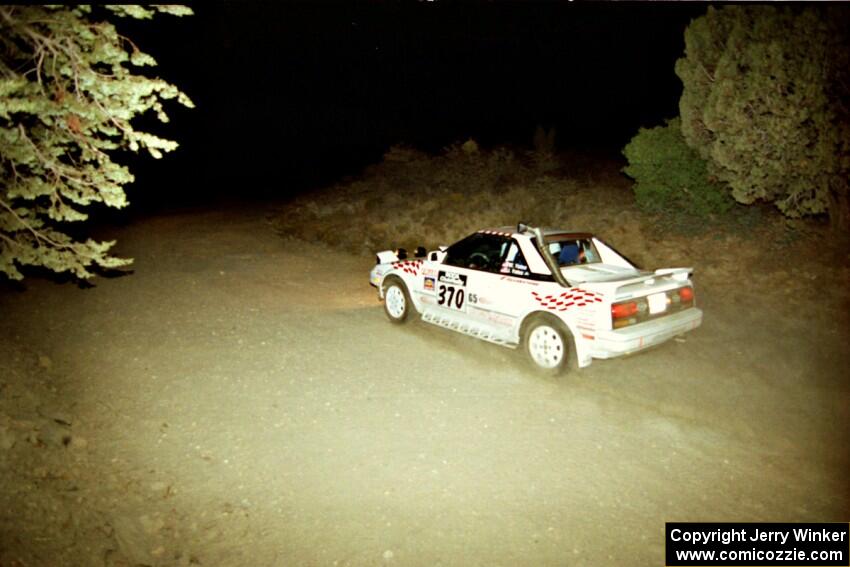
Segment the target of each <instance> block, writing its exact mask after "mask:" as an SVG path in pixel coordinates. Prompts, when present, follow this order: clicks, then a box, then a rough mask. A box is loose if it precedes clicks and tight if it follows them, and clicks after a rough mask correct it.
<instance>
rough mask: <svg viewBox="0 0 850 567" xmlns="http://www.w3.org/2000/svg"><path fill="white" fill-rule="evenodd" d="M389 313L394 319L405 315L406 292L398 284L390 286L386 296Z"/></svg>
mask: <svg viewBox="0 0 850 567" xmlns="http://www.w3.org/2000/svg"><path fill="white" fill-rule="evenodd" d="M384 301H386V304H387V313H389V314H390V317H392V318H393V319H399V318H401V317H402V316H403V315H404V308H405V300H404V292H403V291H402V290H401V289H400V288H399V287H398V286H395V285H393V286H390V287H389V288H388V289H387V293H386V298H384Z"/></svg>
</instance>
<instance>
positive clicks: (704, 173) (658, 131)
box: [623, 118, 733, 218]
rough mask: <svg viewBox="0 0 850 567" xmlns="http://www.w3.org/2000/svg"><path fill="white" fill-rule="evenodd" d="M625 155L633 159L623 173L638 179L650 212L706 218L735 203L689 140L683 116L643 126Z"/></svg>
mask: <svg viewBox="0 0 850 567" xmlns="http://www.w3.org/2000/svg"><path fill="white" fill-rule="evenodd" d="M623 155H625V157H626V159H627V160H628V162H629V164H628V165H627V166H626V167H624V168H623V172H624V173H625V174H626V175H628V176H629V177H631V178H633V179H634V180H635V185H634V192H635V198H636V200H637V203H638V205H639V206H640V207H641V208H642V209H643V210H645V211H647V212H651V213H661V214H664V215H669V216H673V217H681V216H695V217H700V218H705V217H709V216H711V215H714V214H718V213H725V212H727V211H728V210H729V209H730V208H731V206H732V204H733V200H732V198H731V196H730V195H729V193H728V191H726V190H725V188H724V187H723V186H722V185H720V184H719V183H716V182H714V181H712V179H711V178H710V177H709V175H708V170H707V168H706V162H705V161H704V160H703V159H702V158H700V157H699V155H698V154H697V153H696V152H695V151H694V150H692V149H691V148H689V147H688V145H687V144H686V143H685V139H684V137H683V136H682V131H681V123H680V121H679V118H673V119H672V120H668V121H667V122H666V124H665V125H664V126H657V127H655V128H641V129H640V130H639V131H638V133H637V135H636V136H635V137H634V138H632V140H631V142H629V144H628V145H627V146H626V147H625V148H624V149H623Z"/></svg>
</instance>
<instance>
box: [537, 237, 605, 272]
mask: <svg viewBox="0 0 850 567" xmlns="http://www.w3.org/2000/svg"><path fill="white" fill-rule="evenodd" d="M546 247H547V248H548V250H549V253H550V254H552V257H553V258H554V259H555V261H556V262H557V263H558V265H559V266H575V265H578V264H597V263H599V262H600V261H601V260H600V259H599V253H598V252H597V250H596V246H594V244H593V239H592V238H590V237H580V238H576V237H570V236H568V235H563V236H560V235H559V236H555V237H553V238H551V239H550V238H547V239H546Z"/></svg>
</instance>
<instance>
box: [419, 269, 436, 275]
mask: <svg viewBox="0 0 850 567" xmlns="http://www.w3.org/2000/svg"><path fill="white" fill-rule="evenodd" d="M422 275H423V276H434V277H436V276H437V270H435V269H434V268H422Z"/></svg>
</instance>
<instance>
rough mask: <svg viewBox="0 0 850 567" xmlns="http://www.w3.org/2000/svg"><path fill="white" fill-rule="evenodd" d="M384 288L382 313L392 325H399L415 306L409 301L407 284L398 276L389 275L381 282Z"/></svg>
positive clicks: (405, 319)
mask: <svg viewBox="0 0 850 567" xmlns="http://www.w3.org/2000/svg"><path fill="white" fill-rule="evenodd" d="M382 287H383V290H384V313H386V315H387V319H389V320H390V323H393V324H394V325H401V324H402V323H405V322H406V321H407V318H408V316H409V315H410V312H411V311H415V310H416V308H415V307H414V306H413V303H412V302H411V301H410V294H409V293H408V292H407V286H406V285H404V282H403V281H401V278H399V277H398V276H389V277H388V278H386V279H385V280H384V282H383V284H382Z"/></svg>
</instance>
